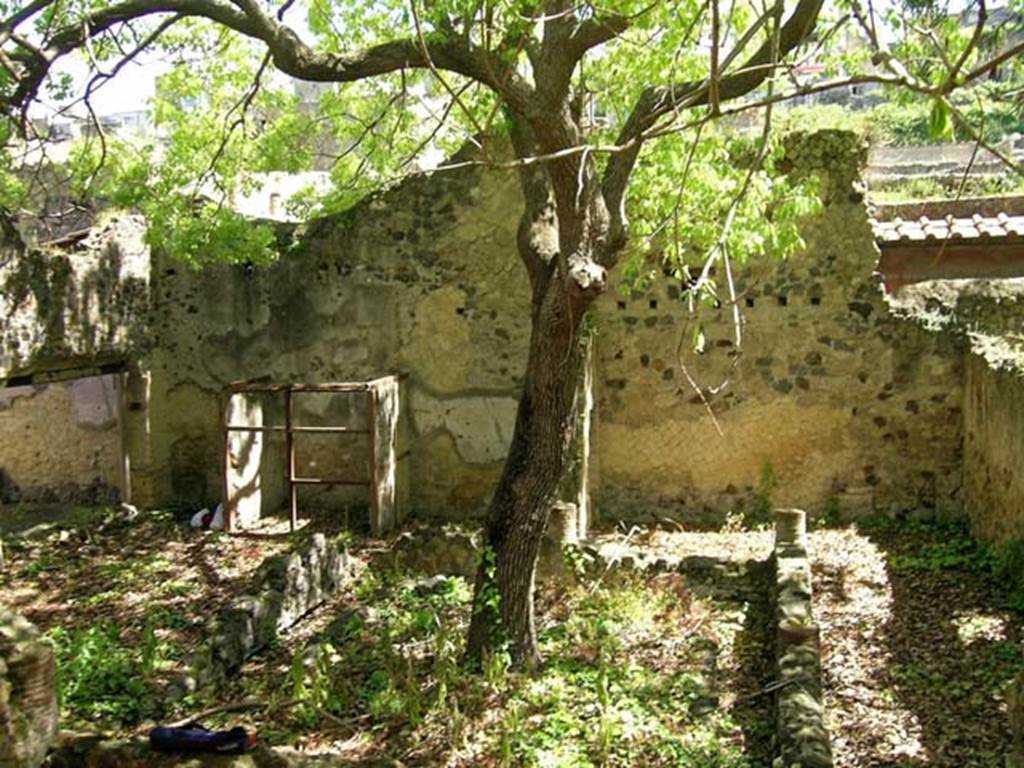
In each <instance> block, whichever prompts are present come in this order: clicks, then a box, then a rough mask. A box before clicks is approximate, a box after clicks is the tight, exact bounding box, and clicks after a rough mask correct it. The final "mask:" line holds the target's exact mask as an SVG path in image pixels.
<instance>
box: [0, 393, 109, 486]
mask: <svg viewBox="0 0 1024 768" xmlns="http://www.w3.org/2000/svg"><path fill="white" fill-rule="evenodd" d="M120 394H121V393H120V388H119V385H118V377H117V376H93V377H89V378H82V379H75V380H73V381H66V382H60V383H55V384H48V385H42V386H24V387H8V388H6V389H0V470H2V471H3V472H4V473H5V475H6V477H5V482H4V485H5V486H8V487H7V488H6V493H5V495H6V496H7V498H5V499H2V501H5V502H16V501H62V502H64V501H71V502H77V501H81V502H96V501H101V502H102V501H109V500H112V499H114V498H116V497H117V496H118V495H119V493H120V491H121V488H122V474H123V465H122V456H123V454H122V448H121V446H122V442H121V423H120V419H119V410H120V406H119V399H120Z"/></svg>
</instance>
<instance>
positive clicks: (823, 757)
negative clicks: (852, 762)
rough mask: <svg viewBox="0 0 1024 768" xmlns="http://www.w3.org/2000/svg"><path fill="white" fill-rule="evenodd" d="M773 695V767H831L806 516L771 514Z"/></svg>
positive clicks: (794, 512) (785, 512)
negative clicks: (773, 534)
mask: <svg viewBox="0 0 1024 768" xmlns="http://www.w3.org/2000/svg"><path fill="white" fill-rule="evenodd" d="M775 521H776V522H775V553H774V555H773V558H772V559H773V564H774V570H775V588H774V598H775V685H776V686H778V687H777V692H776V695H775V708H776V734H777V754H778V757H777V759H776V760H775V763H774V765H776V766H777V768H794V767H796V768H831V766H832V745H831V742H830V740H829V735H828V729H827V728H826V727H825V708H824V704H823V696H822V686H821V634H820V630H819V628H818V625H817V624H816V623H815V622H814V617H813V615H812V613H811V563H810V559H809V558H808V556H807V515H806V513H805V512H804V511H803V510H800V509H780V510H778V511H777V512H776V513H775Z"/></svg>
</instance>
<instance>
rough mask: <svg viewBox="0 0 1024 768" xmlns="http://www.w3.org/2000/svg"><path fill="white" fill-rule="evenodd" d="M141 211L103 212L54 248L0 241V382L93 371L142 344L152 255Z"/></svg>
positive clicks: (9, 238) (11, 237) (7, 237)
mask: <svg viewBox="0 0 1024 768" xmlns="http://www.w3.org/2000/svg"><path fill="white" fill-rule="evenodd" d="M145 233H146V226H145V222H144V221H143V219H142V218H141V217H140V216H135V215H125V214H120V215H109V216H107V217H106V218H104V219H102V220H101V221H100V222H99V223H98V224H97V226H96V227H95V228H94V229H93V230H92V231H91V232H89V234H88V235H87V236H85V237H83V238H81V239H80V240H78V241H77V242H74V243H73V244H71V245H70V246H69V247H67V248H65V249H63V250H60V251H57V250H54V249H50V250H47V251H41V250H36V249H30V248H26V247H25V246H24V244H23V243H22V242H21V240H20V238H19V236H18V235H17V233H16V232H15V231H13V230H10V229H5V230H4V240H3V243H2V244H0V248H2V250H3V258H0V317H2V318H3V322H2V323H0V379H7V378H11V377H17V376H18V375H20V374H23V373H24V374H33V373H39V372H44V371H45V372H46V373H48V374H54V373H57V372H60V371H64V370H67V369H79V370H83V371H88V372H95V371H96V370H97V369H98V368H101V367H102V366H110V365H115V366H116V365H119V364H123V363H124V361H125V360H127V359H128V358H131V357H137V356H139V355H141V354H142V353H143V351H144V349H145V346H146V335H147V330H148V309H149V296H148V285H149V269H150V254H149V249H148V247H146V244H145Z"/></svg>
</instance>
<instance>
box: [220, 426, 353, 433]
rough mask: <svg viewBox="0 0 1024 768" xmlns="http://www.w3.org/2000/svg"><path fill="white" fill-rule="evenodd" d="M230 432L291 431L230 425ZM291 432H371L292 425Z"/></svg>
mask: <svg viewBox="0 0 1024 768" xmlns="http://www.w3.org/2000/svg"><path fill="white" fill-rule="evenodd" d="M225 429H227V430H228V431H230V432H287V431H289V428H288V426H283V427H279V426H262V427H250V426H246V425H245V424H228V425H227V427H225ZM291 432H293V433H298V432H321V433H339V434H340V433H346V432H347V433H349V434H353V435H368V434H370V430H368V429H352V428H351V427H303V426H297V425H292V427H291Z"/></svg>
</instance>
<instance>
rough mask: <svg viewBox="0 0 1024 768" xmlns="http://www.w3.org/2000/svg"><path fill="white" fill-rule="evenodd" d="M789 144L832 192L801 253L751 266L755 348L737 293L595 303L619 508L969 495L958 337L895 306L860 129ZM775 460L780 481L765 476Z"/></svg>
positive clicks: (674, 511)
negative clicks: (711, 301) (698, 340)
mask: <svg viewBox="0 0 1024 768" xmlns="http://www.w3.org/2000/svg"><path fill="white" fill-rule="evenodd" d="M788 151H789V156H790V159H789V162H790V163H791V164H792V166H793V172H794V173H798V174H808V173H815V174H820V175H821V177H822V181H821V184H820V192H821V194H822V197H823V202H824V203H825V207H824V210H823V212H822V214H821V215H820V216H817V217H815V218H814V219H813V220H811V221H808V222H807V223H806V224H805V225H804V226H803V228H802V234H803V237H804V239H805V241H806V243H807V245H806V247H805V249H804V250H803V251H802V252H801V253H799V254H798V255H796V256H794V257H793V258H791V259H790V260H788V261H786V262H779V261H778V260H776V259H772V258H769V259H764V260H760V261H754V262H751V263H749V264H747V265H744V266H742V267H741V268H738V269H737V271H736V288H737V291H738V295H739V302H740V309H741V311H742V314H743V343H742V347H741V348H737V347H736V346H735V339H734V327H733V320H732V311H731V308H730V307H727V306H721V307H719V308H713V307H702V308H701V309H700V310H699V311H698V312H697V313H696V314H693V315H691V314H689V313H688V312H687V309H686V304H685V303H684V302H683V301H681V300H680V292H679V288H678V287H677V286H676V285H673V284H672V283H671V282H668V281H665V282H664V283H661V284H658V285H655V286H654V287H653V288H652V290H651V291H650V292H647V293H643V294H633V295H630V296H628V297H623V296H622V295H616V292H614V291H613V292H611V293H610V294H609V295H608V296H606V297H603V298H602V300H601V301H600V302H599V304H598V315H597V325H598V328H599V334H598V342H599V344H598V356H599V360H598V365H597V371H598V382H597V385H596V393H597V400H598V404H597V419H596V423H597V426H596V431H595V438H594V442H595V452H596V457H595V465H596V475H597V482H596V484H595V486H596V490H595V494H596V495H597V505H598V507H599V509H602V510H605V511H606V513H607V514H609V515H611V516H614V517H616V518H621V517H627V518H629V517H633V518H640V519H647V520H650V519H653V518H656V517H678V518H688V519H693V518H694V517H695V516H696V517H698V518H705V519H708V520H709V521H716V520H720V519H721V517H720V516H721V515H722V514H723V513H724V512H727V511H728V510H730V509H733V510H739V509H744V508H746V509H750V508H751V506H752V505H753V503H754V501H755V498H756V496H757V495H758V493H759V492H760V493H761V494H762V495H768V494H770V495H771V497H772V499H771V500H772V501H774V502H775V503H782V504H794V505H796V504H798V505H800V506H803V507H805V508H807V509H808V510H810V511H811V512H812V513H815V514H817V513H820V512H821V511H822V510H823V509H824V508H825V507H827V506H830V505H832V506H837V507H838V508H839V509H840V510H841V512H842V513H844V514H861V513H871V512H876V513H894V512H901V511H904V510H914V509H921V508H924V509H931V510H938V511H944V512H957V511H959V509H960V505H961V498H960V486H961V479H960V477H961V475H960V467H961V442H962V441H961V436H960V435H961V426H960V425H961V420H962V413H961V399H962V394H961V393H962V375H963V374H962V357H961V354H960V351H959V349H958V348H957V345H956V343H955V341H953V340H951V339H949V338H946V337H943V336H936V335H930V334H928V333H927V332H925V331H923V330H922V329H921V328H919V327H915V326H914V325H913V324H908V323H904V322H902V321H901V320H900V319H899V318H898V317H896V316H894V315H893V314H892V313H891V312H890V311H889V308H888V306H887V304H886V301H885V298H884V296H883V293H882V291H881V289H880V285H879V280H878V278H877V276H875V275H874V274H873V272H874V270H875V266H876V264H877V261H878V251H877V249H876V247H875V244H874V238H873V234H872V230H871V227H870V225H869V222H868V217H867V213H866V209H865V203H864V199H863V190H862V189H861V187H860V186H859V184H858V182H857V172H858V168H859V164H860V162H861V160H862V155H861V154H860V148H859V147H858V145H857V143H856V142H855V141H854V140H853V138H852V136H851V135H848V134H836V133H831V132H825V133H821V134H814V135H812V136H804V137H800V140H799V141H797V140H796V138H794V139H793V140H791V141H790V143H789V148H788ZM698 323H700V324H701V325H702V328H703V331H704V335H705V337H706V339H707V344H706V347H705V349H704V351H703V352H702V353H701V354H696V353H694V352H693V351H692V349H691V344H690V339H691V337H692V333H693V330H694V328H695V327H696V325H697V324H698ZM682 366H685V367H686V369H687V371H688V372H689V373H690V374H691V376H692V377H693V378H694V379H695V380H696V382H697V384H698V385H699V386H700V387H701V388H702V391H703V394H704V396H705V398H706V399H707V401H708V403H709V405H710V407H711V408H712V409H713V410H714V412H715V414H716V418H717V420H718V422H719V424H720V425H721V428H722V431H723V433H724V434H723V435H719V434H718V433H717V431H716V427H715V424H714V423H713V421H712V419H710V418H709V417H708V414H707V410H706V408H705V405H704V403H703V401H702V398H701V397H700V396H699V395H698V394H697V393H696V392H694V390H693V389H692V388H691V386H690V385H689V384H688V383H687V381H686V380H685V378H684V377H683V375H682ZM723 385H724V386H723ZM765 474H768V475H769V476H774V477H777V479H778V484H777V485H778V487H777V488H775V489H771V488H767V489H765V488H761V489H759V487H758V486H759V485H760V484H761V483H760V482H759V481H760V480H761V478H762V476H763V475H765ZM764 500H766V499H764Z"/></svg>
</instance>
